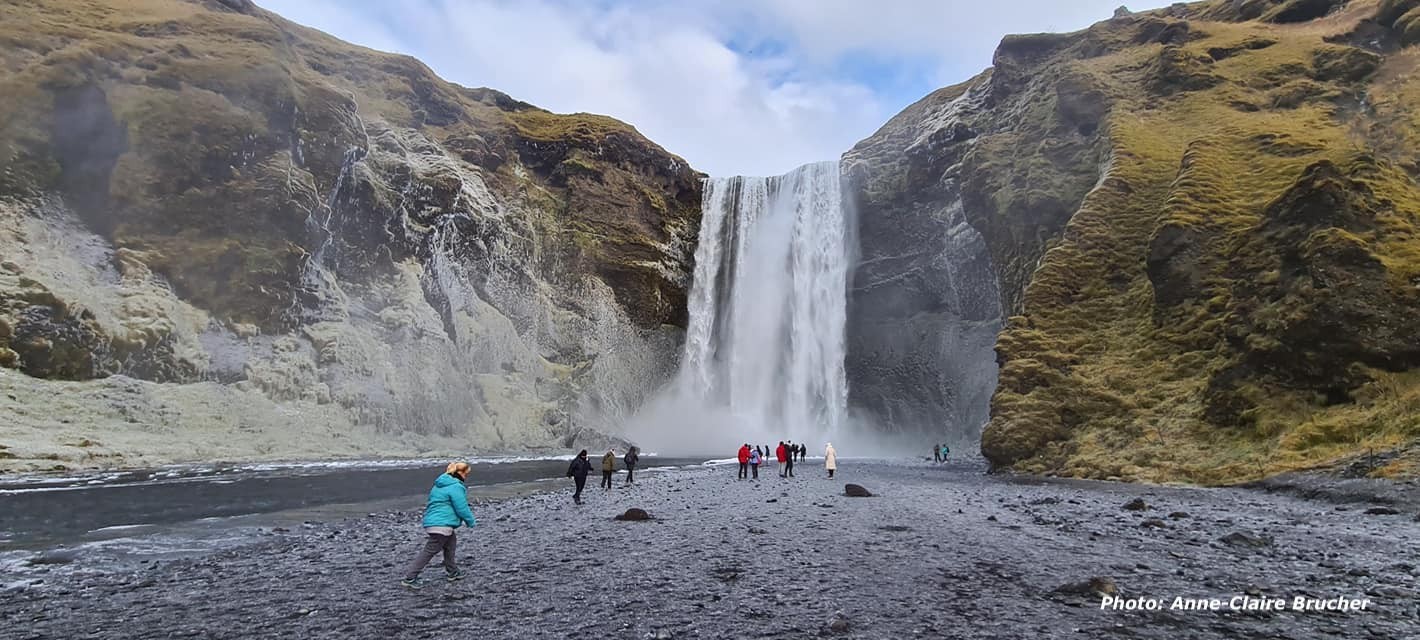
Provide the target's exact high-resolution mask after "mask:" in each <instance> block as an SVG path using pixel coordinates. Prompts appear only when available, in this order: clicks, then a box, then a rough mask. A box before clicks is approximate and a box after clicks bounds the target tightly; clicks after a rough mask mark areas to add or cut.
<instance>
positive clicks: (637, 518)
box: [615, 507, 651, 522]
mask: <svg viewBox="0 0 1420 640" xmlns="http://www.w3.org/2000/svg"><path fill="white" fill-rule="evenodd" d="M615 519H616V520H621V521H623V522H642V521H645V520H650V519H651V514H649V513H646V510H645V509H639V508H637V507H631V508H630V509H627V510H626V513H623V514H621V515H619V516H616V518H615Z"/></svg>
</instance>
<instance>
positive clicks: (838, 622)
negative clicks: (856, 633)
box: [828, 611, 853, 633]
mask: <svg viewBox="0 0 1420 640" xmlns="http://www.w3.org/2000/svg"><path fill="white" fill-rule="evenodd" d="M851 628H853V623H852V622H849V620H848V617H847V616H844V615H843V612H842V611H837V612H834V614H833V617H832V618H829V620H828V630H829V631H831V632H833V633H847V632H848V630H849V629H851Z"/></svg>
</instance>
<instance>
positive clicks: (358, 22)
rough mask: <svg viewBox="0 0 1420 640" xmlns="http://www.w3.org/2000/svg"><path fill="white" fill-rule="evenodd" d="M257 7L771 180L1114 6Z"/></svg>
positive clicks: (1096, 2) (527, 1)
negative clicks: (1006, 37)
mask: <svg viewBox="0 0 1420 640" xmlns="http://www.w3.org/2000/svg"><path fill="white" fill-rule="evenodd" d="M259 1H260V3H261V4H262V5H263V6H264V7H266V8H268V9H271V10H273V11H275V12H277V13H280V14H282V15H284V16H286V17H287V18H290V19H292V20H294V21H296V22H300V23H302V24H306V25H309V26H312V27H315V28H317V29H321V30H322V31H326V32H328V33H331V34H333V35H335V36H337V37H340V38H343V39H346V40H349V41H352V42H355V43H357V44H361V45H365V46H368V47H372V48H376V49H382V50H387V51H397V52H400V53H406V54H409V55H413V56H415V57H417V58H419V59H421V60H423V61H424V62H425V63H426V64H428V65H429V66H430V67H431V68H433V69H434V70H435V71H436V72H438V73H439V74H440V75H441V76H443V77H444V78H446V79H448V80H450V81H453V82H457V83H459V84H463V85H467V86H487V87H493V88H496V89H498V90H500V91H504V92H506V93H508V94H509V95H512V96H513V97H515V98H517V99H519V100H525V101H527V102H531V103H533V104H536V105H538V106H541V107H543V108H546V109H550V110H552V111H557V112H579V111H585V112H592V113H604V114H607V115H611V116H613V117H616V118H619V119H621V120H625V121H627V122H629V123H631V124H633V125H635V126H636V127H637V128H638V129H639V130H640V131H641V132H642V133H644V134H646V136H647V137H649V138H651V139H652V140H655V141H656V142H658V143H660V144H661V145H662V146H664V147H666V148H667V149H668V150H670V151H672V152H674V153H677V154H680V155H682V156H684V157H685V158H686V159H687V160H688V161H690V163H691V164H692V165H693V166H695V167H696V168H698V169H701V170H703V171H707V172H709V173H711V174H712V175H730V174H749V175H772V174H779V173H784V172H786V171H788V170H790V169H792V168H794V167H796V166H798V165H801V164H804V163H807V162H813V161H817V160H824V159H831V158H836V157H838V155H840V154H841V153H842V152H844V151H846V150H847V149H848V148H849V147H851V146H852V145H853V144H854V143H856V142H857V141H858V140H860V139H862V138H864V137H866V136H867V135H869V134H871V133H872V132H873V131H874V130H876V129H877V128H878V127H879V126H881V125H882V123H883V122H885V121H886V120H887V119H888V118H889V117H891V116H892V115H893V114H894V113H896V112H897V111H898V110H900V109H901V108H902V107H904V106H906V105H907V104H909V103H911V102H912V101H913V100H915V99H917V98H918V97H921V96H922V95H924V94H925V93H927V92H929V91H931V90H932V89H934V88H936V86H938V85H942V84H947V83H950V82H957V81H960V80H963V79H965V78H966V77H969V76H970V75H973V74H975V73H976V72H978V71H980V70H981V69H982V68H984V67H985V66H986V65H987V64H989V63H990V56H991V51H992V50H993V49H994V47H995V43H996V41H997V40H999V38H1000V36H1001V35H1003V34H1005V33H1007V32H1016V31H1039V30H1046V29H1056V30H1060V29H1074V28H1079V27H1082V26H1085V25H1087V24H1088V23H1089V22H1092V21H1093V20H1095V19H1098V18H1102V17H1107V16H1108V11H1109V9H1108V8H1106V7H1108V6H1109V5H1111V4H1112V3H1113V2H1117V1H1118V0H1072V1H1071V2H1058V1H1056V0H1017V1H1016V2H1014V3H1004V2H1003V3H996V4H994V5H989V6H988V7H986V8H982V6H980V5H978V4H976V3H968V2H958V1H954V0H947V1H928V0H894V1H885V2H873V3H870V2H860V1H855V0H726V1H723V2H709V1H705V2H686V3H653V2H650V1H649V0H598V1H594V2H576V1H573V0H524V1H517V2H514V1H509V0H404V1H402V2H382V1H379V0H364V1H354V0H343V1H336V0H259ZM1001 4H1009V5H1010V6H1011V7H1012V9H1011V10H1007V9H1005V8H1004V7H1001V6H999V5H1001ZM1156 4H1162V3H1157V2H1156Z"/></svg>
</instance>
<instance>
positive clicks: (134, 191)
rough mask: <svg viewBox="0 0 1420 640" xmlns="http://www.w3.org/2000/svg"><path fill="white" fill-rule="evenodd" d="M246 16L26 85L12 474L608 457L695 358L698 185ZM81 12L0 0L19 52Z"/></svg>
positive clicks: (146, 11)
mask: <svg viewBox="0 0 1420 640" xmlns="http://www.w3.org/2000/svg"><path fill="white" fill-rule="evenodd" d="M229 4H230V3H229ZM235 4H240V5H242V7H241V9H242V11H241V13H234V12H231V11H223V10H217V9H214V7H215V5H202V6H199V7H193V6H189V5H186V4H183V3H177V2H174V3H171V4H170V5H169V4H164V3H153V4H150V5H144V6H143V7H139V8H135V10H134V11H135V13H134V14H133V15H132V16H130V17H131V18H132V19H134V20H139V19H147V20H154V21H159V22H161V21H165V20H166V21H168V23H169V24H170V25H171V31H172V32H171V33H168V34H167V35H166V36H165V38H166V39H165V40H164V42H163V43H160V44H161V45H162V46H161V47H160V48H163V50H164V51H167V53H163V54H161V55H157V54H155V55H149V56H147V57H142V60H141V64H137V63H135V62H134V60H137V59H138V58H139V57H140V56H143V55H146V54H143V52H144V51H147V50H148V49H145V47H150V46H157V45H156V44H155V41H154V40H153V39H152V38H150V37H148V36H147V35H144V34H133V35H131V36H130V35H125V36H123V37H121V38H118V39H116V40H115V41H114V42H113V46H114V47H116V48H118V49H122V50H128V49H129V48H132V50H133V51H135V52H136V53H134V55H133V56H130V58H131V59H130V58H125V57H123V56H119V55H115V56H112V57H111V59H110V58H104V59H102V60H97V61H95V62H96V63H97V64H101V65H105V66H106V68H111V70H112V71H114V73H113V74H110V75H108V76H104V77H103V78H101V79H97V80H95V79H85V77H84V76H82V75H79V76H75V75H66V71H67V70H69V68H70V67H69V66H68V65H69V63H70V62H72V61H63V60H54V61H52V62H53V64H52V65H50V66H43V65H41V66H33V65H30V66H27V68H30V69H32V70H33V69H38V70H39V71H36V72H35V73H33V74H29V75H17V76H13V77H8V78H4V80H5V81H6V82H8V83H9V84H7V85H6V86H13V87H18V88H19V89H23V91H18V92H16V93H14V94H13V95H14V96H16V97H15V113H16V114H19V115H17V116H16V118H15V123H16V125H15V127H13V128H7V130H6V132H4V134H3V136H5V137H0V147H3V148H4V149H6V150H7V151H6V152H7V153H8V152H9V150H11V149H19V151H17V152H16V153H18V154H19V155H16V156H14V157H8V156H7V157H4V158H0V160H3V161H4V162H5V163H6V164H5V165H4V167H0V168H3V169H4V173H3V175H4V177H3V179H0V256H3V257H4V258H3V261H0V262H3V264H0V380H3V386H4V388H5V389H6V390H8V392H9V394H10V395H8V396H6V397H5V398H4V399H3V400H0V402H3V403H4V404H6V405H7V407H6V408H7V409H12V410H14V413H13V414H11V415H14V416H15V419H14V420H12V421H9V422H8V423H7V424H5V425H0V445H3V448H0V470H4V469H42V468H49V467H52V466H55V465H64V466H112V465H132V464H154V463H161V462H174V461H188V460H198V459H203V458H206V457H210V456H218V457H225V458H229V459H253V458H281V457H303V456H304V457H309V456H327V455H362V456H374V455H414V454H418V453H424V452H448V453H451V454H452V453H469V452H488V453H496V452H511V451H559V452H560V451H561V450H562V449H563V448H565V447H569V446H572V445H573V444H574V443H581V444H586V445H592V444H600V443H606V442H608V441H614V440H615V439H616V438H617V437H618V434H619V433H620V431H621V425H622V423H623V421H624V420H625V419H626V418H627V417H628V416H629V415H630V414H631V413H632V412H634V411H635V410H636V409H637V408H638V407H639V406H640V405H641V404H642V402H643V401H644V399H645V398H646V396H647V395H648V394H650V393H652V392H653V391H655V389H656V388H657V387H658V386H659V385H661V384H662V383H663V382H664V381H665V380H666V379H667V378H668V377H669V375H670V373H671V372H672V371H673V370H674V368H675V366H676V360H677V353H678V350H679V344H680V340H681V330H680V329H679V328H678V327H677V326H676V325H677V324H682V323H683V322H684V318H683V316H684V297H685V290H686V288H688V286H689V262H690V254H691V252H692V251H693V246H694V238H695V236H696V233H697V232H698V208H697V205H698V203H699V200H700V198H699V188H700V187H699V176H698V175H697V174H695V173H694V172H693V171H692V170H690V169H689V168H688V167H686V166H685V164H684V162H683V161H681V160H680V159H678V158H675V157H674V156H672V155H670V154H669V153H666V152H665V151H664V150H662V149H660V148H659V147H657V146H655V145H654V144H653V143H651V142H649V141H647V140H646V139H645V138H643V137H641V136H640V135H639V134H637V133H636V132H635V130H634V129H631V128H630V127H629V126H626V125H624V124H622V123H619V122H616V121H613V120H611V119H609V118H602V117H599V116H588V115H585V114H579V115H575V116H559V115H554V114H550V113H547V112H545V111H541V110H539V109H537V108H535V107H533V106H531V105H527V104H524V103H520V102H517V101H514V100H512V99H511V98H508V97H507V96H503V95H501V94H498V93H497V92H494V91H491V90H487V89H466V88H462V87H456V86H453V85H449V84H447V83H444V82H443V81H442V80H439V79H438V78H437V77H435V76H433V74H432V73H430V72H429V70H428V69H427V68H425V67H423V66H422V65H420V64H418V63H417V62H415V61H413V60H411V59H409V58H406V57H401V56H391V55H387V54H380V53H377V52H371V51H366V50H359V49H357V48H353V47H350V46H349V45H347V44H345V43H342V42H339V41H336V40H334V39H331V38H329V37H328V36H325V35H324V34H319V33H316V32H312V31H309V30H306V29H304V28H302V27H299V26H297V25H292V24H290V23H287V22H285V21H283V20H281V19H280V18H279V17H277V16H273V15H270V14H265V13H264V12H262V11H261V10H260V9H258V8H256V7H254V6H251V5H250V4H249V3H235ZM60 8H61V7H59V5H57V4H51V3H37V4H35V5H33V6H30V7H28V8H27V9H25V10H23V11H22V10H18V9H15V10H9V9H7V10H3V11H0V13H3V16H4V17H6V18H7V22H8V24H9V25H10V26H11V27H13V28H14V30H16V33H17V34H21V35H17V36H16V37H17V38H20V39H21V40H24V41H25V43H27V44H26V47H27V48H26V47H17V48H16V49H15V50H13V51H11V50H7V51H6V52H0V64H6V65H9V66H15V65H10V63H11V62H14V60H11V57H12V56H25V55H29V54H28V53H26V52H30V51H44V50H47V49H46V47H47V45H45V44H44V43H46V42H49V39H51V38H53V37H59V36H56V35H55V34H53V33H51V32H50V31H49V30H48V29H49V27H48V26H47V25H50V24H51V23H49V22H46V19H47V18H46V16H48V15H49V12H50V11H51V10H52V9H54V10H58V9H60ZM71 18H72V20H71V21H72V23H73V24H72V25H71V26H72V27H73V28H74V29H79V30H90V31H86V32H91V33H92V34H93V35H94V37H96V38H101V37H105V36H103V35H102V34H103V33H105V32H106V31H105V30H106V29H107V28H108V25H107V22H106V21H107V20H108V17H107V14H105V13H103V12H95V13H92V14H89V13H84V12H79V13H77V14H73V15H72V16H71ZM224 27H231V28H234V29H237V31H239V32H241V33H242V35H241V36H239V37H238V40H239V41H240V42H239V43H238V44H240V46H243V47H248V48H249V49H250V50H249V51H244V52H243V51H236V50H231V49H228V48H224V47H227V46H228V45H230V44H232V42H229V41H226V40H224V39H221V38H218V39H213V38H209V37H207V36H208V35H210V33H209V31H210V30H212V29H217V30H219V31H220V30H221V29H223V28H224ZM224 33H226V32H225V31H224ZM178 41H181V45H182V46H172V47H170V45H173V43H175V42H178ZM282 41H285V42H288V43H295V48H278V47H273V46H272V43H273V42H282ZM169 49H171V50H169ZM297 49H299V52H297ZM41 57H43V56H41ZM190 59H201V60H204V61H206V62H205V63H204V64H206V63H210V64H212V65H216V66H214V67H213V68H211V69H197V68H195V67H190V66H187V65H190V64H192V63H190V62H188V60H190ZM236 59H240V60H246V59H270V60H273V61H276V60H281V61H284V62H283V65H284V66H279V67H278V66H272V67H269V68H268V67H262V68H261V69H257V70H252V69H251V68H250V67H248V66H243V65H241V64H238V65H236V66H233V67H225V66H222V65H223V64H224V63H225V62H226V61H228V60H236ZM46 74H48V75H46ZM224 74H225V75H224ZM75 83H77V84H75ZM50 86H56V87H61V88H59V89H48V88H46V87H50ZM11 132H17V133H13V137H11V136H12V133H11ZM26 136H27V137H26ZM99 142H102V144H98V143H99ZM91 143H92V144H91ZM95 149H98V150H99V151H101V152H102V153H98V152H96V151H95ZM50 396H53V397H56V398H60V401H59V405H60V406H59V407H55V408H45V409H42V410H41V409H40V407H43V406H44V405H45V402H43V401H41V400H39V399H40V398H47V397H50ZM83 442H87V443H88V444H84V445H83V446H79V444H78V443H83ZM96 443H98V444H96Z"/></svg>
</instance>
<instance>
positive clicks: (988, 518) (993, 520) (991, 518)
mask: <svg viewBox="0 0 1420 640" xmlns="http://www.w3.org/2000/svg"><path fill="white" fill-rule="evenodd" d="M986 519H987V521H990V522H996V516H986Z"/></svg>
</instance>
